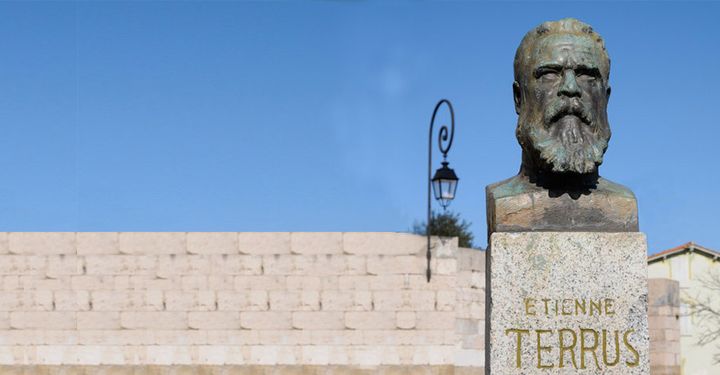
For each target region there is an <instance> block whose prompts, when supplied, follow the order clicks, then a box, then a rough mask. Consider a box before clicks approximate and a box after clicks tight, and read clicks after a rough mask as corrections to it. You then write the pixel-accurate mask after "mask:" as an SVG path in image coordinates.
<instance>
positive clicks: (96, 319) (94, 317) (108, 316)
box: [77, 311, 121, 336]
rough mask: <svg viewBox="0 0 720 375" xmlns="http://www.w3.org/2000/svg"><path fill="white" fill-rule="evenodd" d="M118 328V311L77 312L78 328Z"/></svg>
mask: <svg viewBox="0 0 720 375" xmlns="http://www.w3.org/2000/svg"><path fill="white" fill-rule="evenodd" d="M120 328H121V326H120V312H118V311H80V312H78V313H77V329H78V330H94V329H102V330H105V329H120ZM104 335H107V336H112V335H110V334H108V333H104Z"/></svg>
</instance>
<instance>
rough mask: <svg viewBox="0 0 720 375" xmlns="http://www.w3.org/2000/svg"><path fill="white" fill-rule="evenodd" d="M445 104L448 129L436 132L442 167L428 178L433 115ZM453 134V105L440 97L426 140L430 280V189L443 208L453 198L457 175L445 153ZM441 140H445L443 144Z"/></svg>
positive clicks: (450, 143) (430, 166)
mask: <svg viewBox="0 0 720 375" xmlns="http://www.w3.org/2000/svg"><path fill="white" fill-rule="evenodd" d="M443 104H445V105H447V107H448V109H449V110H450V131H449V132H448V128H447V126H446V125H443V126H442V127H440V133H438V148H440V152H442V154H443V161H442V167H440V168H439V169H438V170H437V171H435V176H434V177H432V178H430V176H431V175H430V172H431V171H432V136H433V126H434V125H435V116H436V115H437V112H438V110H439V109H440V107H442V105H443ZM454 136H455V112H454V111H453V106H452V104H450V101H449V100H447V99H441V100H440V101H439V102H438V103H437V104H436V105H435V110H434V111H433V114H432V119H431V120H430V137H429V141H428V179H427V183H428V193H427V222H426V225H425V232H426V234H427V281H428V282H430V258H431V256H432V255H431V252H430V219H431V212H432V210H431V205H430V203H431V202H430V189H432V190H433V193H434V195H435V199H436V200H438V201H439V202H440V205H441V206H442V208H443V210H445V209H446V208H447V206H448V205H449V204H450V202H451V201H452V200H453V199H454V198H455V191H456V190H457V184H458V180H459V179H458V177H457V175H456V174H455V171H453V170H452V169H450V168H448V161H447V153H448V151H449V150H450V146H452V141H453V137H454ZM443 142H447V144H446V145H445V146H443Z"/></svg>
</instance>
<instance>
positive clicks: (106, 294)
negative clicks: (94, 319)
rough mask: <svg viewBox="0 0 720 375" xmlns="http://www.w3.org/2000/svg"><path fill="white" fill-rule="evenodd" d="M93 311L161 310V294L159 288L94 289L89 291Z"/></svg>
mask: <svg viewBox="0 0 720 375" xmlns="http://www.w3.org/2000/svg"><path fill="white" fill-rule="evenodd" d="M90 303H91V310H93V311H161V310H163V295H162V291H159V290H145V291H138V290H122V291H115V290H96V291H92V292H90Z"/></svg>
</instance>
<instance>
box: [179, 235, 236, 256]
mask: <svg viewBox="0 0 720 375" xmlns="http://www.w3.org/2000/svg"><path fill="white" fill-rule="evenodd" d="M187 251H188V253H190V254H237V253H238V234H237V233H236V232H188V234H187Z"/></svg>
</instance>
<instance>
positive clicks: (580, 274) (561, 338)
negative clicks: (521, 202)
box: [485, 232, 649, 375]
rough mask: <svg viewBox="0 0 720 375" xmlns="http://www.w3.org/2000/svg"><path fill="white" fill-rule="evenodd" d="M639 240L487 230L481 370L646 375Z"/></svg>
mask: <svg viewBox="0 0 720 375" xmlns="http://www.w3.org/2000/svg"><path fill="white" fill-rule="evenodd" d="M646 254H647V245H646V242H645V235H644V234H642V233H587V232H586V233H582V232H580V233H570V232H521V233H494V234H493V235H492V237H491V242H490V249H489V252H488V258H487V267H488V271H487V283H488V284H487V287H488V293H487V301H486V309H487V320H488V323H487V325H486V330H487V332H486V340H487V342H486V362H485V365H486V368H487V370H488V371H487V373H488V374H492V375H505V374H524V375H528V374H575V373H579V372H582V373H583V374H623V375H635V374H643V375H647V374H649V336H648V320H647V298H648V288H647V263H646Z"/></svg>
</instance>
